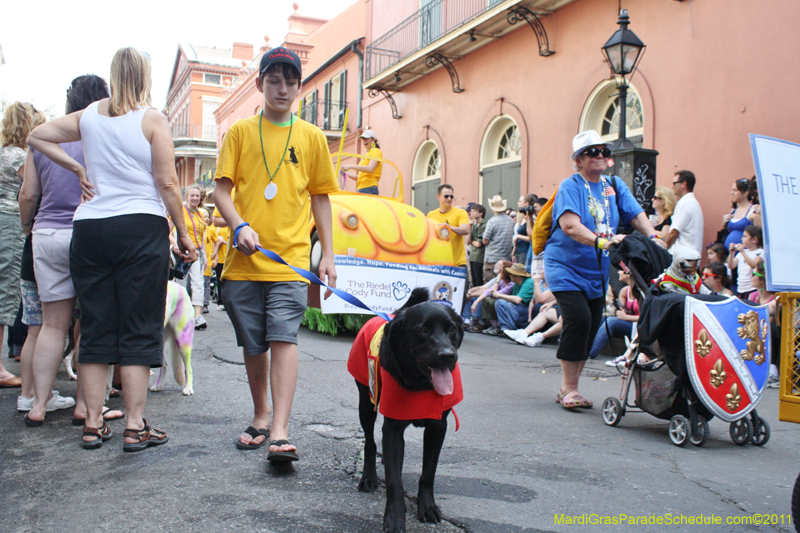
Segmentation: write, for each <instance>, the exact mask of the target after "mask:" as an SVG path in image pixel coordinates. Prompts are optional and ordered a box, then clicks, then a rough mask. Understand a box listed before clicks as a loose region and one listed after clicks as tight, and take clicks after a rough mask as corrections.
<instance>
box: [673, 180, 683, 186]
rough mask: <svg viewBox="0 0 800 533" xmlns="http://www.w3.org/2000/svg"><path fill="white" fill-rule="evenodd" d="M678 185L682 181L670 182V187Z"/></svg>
mask: <svg viewBox="0 0 800 533" xmlns="http://www.w3.org/2000/svg"><path fill="white" fill-rule="evenodd" d="M679 183H683V181H682V180H678V181H673V182H672V186H673V187H674V186H675V185H677V184H679Z"/></svg>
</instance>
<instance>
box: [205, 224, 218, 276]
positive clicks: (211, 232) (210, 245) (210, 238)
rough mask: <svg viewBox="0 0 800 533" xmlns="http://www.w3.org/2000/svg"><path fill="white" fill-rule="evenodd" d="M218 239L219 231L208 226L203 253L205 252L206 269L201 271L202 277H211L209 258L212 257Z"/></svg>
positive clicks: (214, 227)
mask: <svg viewBox="0 0 800 533" xmlns="http://www.w3.org/2000/svg"><path fill="white" fill-rule="evenodd" d="M218 238H219V229H218V228H217V227H216V226H208V227H207V228H206V240H205V252H206V257H205V260H206V269H205V270H204V271H203V275H204V276H210V275H211V256H212V255H214V245H215V244H216V243H217V239H218Z"/></svg>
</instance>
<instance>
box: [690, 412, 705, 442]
mask: <svg viewBox="0 0 800 533" xmlns="http://www.w3.org/2000/svg"><path fill="white" fill-rule="evenodd" d="M708 432H709V429H708V421H707V420H706V419H705V417H704V416H702V415H697V435H692V436H691V437H690V438H689V442H691V443H692V444H693V445H695V446H697V447H698V448H699V447H700V446H702V445H704V444H705V443H706V442H708Z"/></svg>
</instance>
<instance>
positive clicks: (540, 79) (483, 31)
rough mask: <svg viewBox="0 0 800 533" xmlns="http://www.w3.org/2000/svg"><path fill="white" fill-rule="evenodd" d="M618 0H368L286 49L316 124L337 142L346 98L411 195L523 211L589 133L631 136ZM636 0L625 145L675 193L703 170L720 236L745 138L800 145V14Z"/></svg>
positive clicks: (691, 0) (420, 203)
mask: <svg viewBox="0 0 800 533" xmlns="http://www.w3.org/2000/svg"><path fill="white" fill-rule="evenodd" d="M619 6H620V3H619V1H618V0H357V1H356V2H355V3H354V4H353V5H352V6H351V7H349V8H348V9H347V10H346V11H345V12H343V13H342V14H341V15H339V16H338V17H336V18H335V19H333V20H331V21H329V22H325V23H323V21H318V20H314V19H308V18H305V17H300V16H298V15H297V14H295V15H293V16H292V17H290V25H291V27H290V32H289V34H288V35H287V37H286V43H285V45H286V46H289V47H290V48H294V49H295V50H297V51H298V52H299V53H300V52H302V53H303V54H305V55H302V54H301V56H302V57H303V59H304V61H305V65H304V77H310V79H307V80H306V84H305V87H304V88H303V91H302V93H301V95H300V97H301V98H302V99H304V102H305V104H306V106H305V108H306V109H312V108H315V109H316V116H313V115H306V112H304V117H306V118H308V119H309V120H315V121H316V122H317V124H318V125H320V127H322V128H323V129H327V130H328V133H329V138H330V139H331V141H332V143H331V147H332V151H335V150H337V149H338V137H339V133H340V131H341V129H340V128H341V123H340V119H339V118H338V117H339V111H340V109H341V106H342V105H346V106H347V107H348V108H349V109H350V119H349V121H348V124H347V125H346V127H347V140H348V141H347V145H346V149H347V150H349V151H356V150H358V148H357V144H358V143H354V142H353V140H354V138H355V137H356V136H357V135H358V133H359V132H360V131H361V130H363V129H366V128H367V127H369V128H370V129H373V130H375V131H376V132H377V134H378V136H379V138H380V141H381V147H382V149H383V153H384V156H385V157H386V158H388V159H391V160H393V161H395V162H396V163H397V164H398V165H399V167H400V169H401V171H402V174H403V176H404V178H405V197H406V200H407V202H409V203H413V204H414V205H416V206H417V207H419V208H420V209H422V210H423V211H424V210H426V209H428V208H430V207H431V206H432V205H434V203H435V188H436V186H437V185H438V184H439V183H443V182H446V183H450V184H452V185H453V187H454V188H455V192H456V196H457V198H458V203H460V204H462V205H464V204H466V203H467V202H469V201H480V202H481V203H484V204H485V203H486V202H487V198H488V197H490V196H492V195H494V194H502V195H503V196H504V197H505V198H506V199H508V200H509V203H510V204H515V201H516V199H517V198H518V197H519V195H520V194H524V193H529V192H530V193H535V194H538V195H543V196H549V195H550V194H551V193H552V192H553V190H555V188H556V186H557V184H558V183H559V182H560V181H561V180H563V179H564V178H566V177H568V176H569V175H570V173H571V172H572V169H571V164H570V160H569V154H570V152H571V140H572V137H573V136H574V135H575V134H576V133H578V132H579V131H582V130H585V129H596V130H598V131H599V132H601V133H602V134H603V136H604V137H605V138H606V139H608V140H613V139H615V138H616V136H617V126H618V120H619V118H618V115H617V105H618V100H617V99H616V98H615V95H616V94H617V89H616V83H615V81H614V79H613V76H612V75H611V72H610V69H609V67H608V65H607V64H606V63H605V62H604V61H603V55H602V53H601V50H600V48H601V46H602V45H603V44H604V43H605V42H606V40H607V39H608V38H609V37H610V36H611V35H612V34H613V33H614V32H615V31H616V30H617V25H616V22H617V17H618V14H619V11H618V9H619ZM622 7H623V8H625V9H627V10H628V12H629V15H630V18H631V25H630V29H631V30H632V31H634V32H635V33H636V34H637V35H638V36H639V38H640V39H641V40H642V41H644V43H646V44H647V49H646V53H645V55H644V56H643V59H642V61H641V63H640V66H639V70H638V71H637V72H636V73H635V75H634V76H633V78H632V79H631V80H630V92H629V97H628V117H627V121H626V122H627V125H628V137H629V138H631V139H632V140H633V141H634V142H635V143H636V144H637V145H639V146H642V147H644V148H649V149H654V150H657V151H658V152H659V156H658V160H657V176H656V179H657V182H658V184H659V185H667V186H669V185H670V184H671V181H672V175H673V172H674V171H676V170H679V169H689V170H692V171H694V172H695V174H696V175H697V178H698V185H697V187H696V189H695V193H696V196H697V198H698V200H699V201H700V203H701V205H702V206H703V209H704V214H705V219H706V228H705V233H706V242H708V241H710V240H712V239H713V236H714V235H715V234H716V231H717V230H718V229H719V227H720V226H721V219H722V215H723V214H724V213H726V212H728V210H729V209H730V201H729V200H730V197H729V191H730V188H731V184H732V183H733V181H734V180H736V179H738V178H742V177H750V176H752V175H753V173H754V171H753V164H752V160H751V156H750V148H749V142H748V138H747V134H748V133H760V134H764V135H769V136H774V137H779V138H783V139H787V140H790V141H794V142H800V134H798V129H797V126H796V118H797V117H798V115H799V114H800V113H798V112H799V111H800V103H799V102H798V100H797V98H796V97H795V95H794V91H792V90H791V88H792V87H795V86H796V85H797V84H798V82H799V81H800V68H798V62H799V61H800V56H798V54H797V51H798V50H800V35H798V34H797V32H796V31H794V23H793V21H794V20H796V19H797V16H798V14H800V6H798V5H797V3H796V2H793V1H791V0H775V1H774V2H770V3H768V4H758V5H756V4H753V3H750V2H743V1H740V0H734V1H730V0H703V1H697V0H686V1H676V0H673V1H667V0H660V1H653V0H625V1H624V2H622ZM362 38H363V39H362ZM362 55H363V68H361V69H360V70H359V63H360V62H361V56H362ZM257 59H258V58H256V61H257ZM342 73H345V74H344V80H342V79H341V78H338V81H337V76H341V75H342ZM359 73H360V74H359ZM359 75H360V76H361V77H362V78H363V81H362V82H361V84H360V85H361V86H362V88H363V91H360V90H359ZM251 77H252V72H251ZM242 80H244V85H243V84H242ZM342 81H344V83H342ZM252 85H253V83H252V81H250V78H247V76H243V75H242V74H240V76H239V83H238V84H237V86H236V87H235V88H234V89H233V90H232V92H231V94H230V95H229V96H228V99H227V100H225V101H224V102H223V104H222V105H221V106H220V109H219V110H218V111H217V119H218V123H219V127H220V138H221V137H222V135H224V131H225V130H226V129H227V126H229V125H230V124H231V123H232V122H233V120H235V119H237V118H241V117H243V116H248V115H252V114H253V113H254V112H255V111H257V110H258V109H257V108H258V106H259V105H260V99H259V98H256V97H255V96H257V95H258V93H255V90H254V89H255V87H252V89H250V88H249V87H250V86H252ZM341 87H344V89H340V88H341ZM315 91H316V93H315ZM252 93H255V95H253V94H252ZM370 94H372V95H374V96H373V97H371V96H370ZM314 95H316V96H314ZM326 95H327V96H326ZM314 98H316V100H314ZM314 101H316V103H317V105H316V106H310V105H309V104H311V103H312V102H314ZM326 106H327V107H326ZM337 106H338V107H337ZM326 109H327V111H326ZM309 113H310V111H309ZM326 113H327V115H326ZM326 116H327V120H328V122H325V121H324V120H325V117H326ZM321 120H322V122H321ZM337 130H338V133H337ZM392 181H393V179H392V178H389V179H388V180H382V181H381V185H380V188H381V193H382V194H391V192H392V191H391V189H392V185H393V183H392Z"/></svg>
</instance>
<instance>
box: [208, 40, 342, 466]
mask: <svg viewBox="0 0 800 533" xmlns="http://www.w3.org/2000/svg"><path fill="white" fill-rule="evenodd" d="M301 74H302V68H301V64H300V58H299V57H298V56H297V54H295V53H294V52H292V51H291V50H288V49H287V48H284V47H278V48H273V49H272V50H268V51H266V52H265V53H264V55H263V56H262V57H261V64H260V67H259V75H258V79H257V80H256V88H257V90H258V91H259V92H261V93H262V95H263V111H262V112H261V113H260V114H259V115H256V116H255V117H251V118H246V119H242V120H239V121H237V122H236V123H235V124H234V125H233V126H231V128H230V129H229V130H228V132H227V133H226V135H225V140H224V141H223V143H222V147H221V149H220V153H219V158H218V161H217V173H216V176H215V179H216V182H217V184H216V189H215V191H214V199H215V202H216V204H217V208H218V209H219V212H220V214H221V215H222V217H223V218H224V219H225V222H226V223H227V225H228V226H229V227H230V228H231V232H232V234H231V240H232V244H233V246H232V247H231V248H229V249H228V256H227V257H226V259H225V268H224V269H223V271H222V278H223V280H224V283H223V286H222V302H223V304H224V305H225V311H226V312H227V313H228V316H229V317H230V319H231V322H232V323H233V327H234V329H235V331H236V339H237V343H238V344H239V346H242V347H243V349H244V355H245V357H244V360H245V369H246V370H247V377H248V382H249V384H250V394H251V396H252V398H253V407H254V416H253V420H252V422H251V424H250V426H249V427H248V428H247V429H246V430H245V431H244V432H243V433H242V434H241V435H240V437H239V441H238V442H237V447H239V448H240V449H255V448H260V447H262V446H264V445H265V444H266V443H267V440H269V455H268V456H267V459H268V460H270V461H274V462H285V461H296V460H297V459H298V455H297V448H296V447H295V446H294V445H293V444H291V443H290V442H289V439H288V437H289V415H290V414H291V410H292V401H293V399H294V390H295V385H296V382H297V371H298V358H297V330H298V329H299V327H300V321H301V319H302V317H303V313H304V311H305V307H306V303H307V298H308V284H307V282H306V280H305V279H304V278H302V277H301V276H299V275H298V274H296V273H295V272H294V271H293V270H292V269H290V268H288V267H286V266H285V265H282V264H279V263H276V262H274V261H272V260H271V259H269V258H267V257H266V256H265V255H263V254H261V253H258V248H259V247H262V246H263V247H264V248H267V249H269V250H272V251H273V252H275V253H277V254H278V255H280V256H281V257H283V259H284V260H286V262H287V263H289V264H291V265H293V266H295V267H301V268H305V269H308V268H309V263H310V260H309V255H310V248H311V242H310V236H309V233H308V228H309V223H310V218H309V217H310V215H311V214H312V213H313V215H314V221H315V224H316V230H317V233H318V235H319V239H320V243H321V244H322V260H321V262H320V266H319V277H320V278H321V279H322V280H323V281H325V280H326V278H327V283H328V284H329V285H330V286H332V287H335V286H336V269H335V268H334V262H333V237H332V231H331V228H332V220H331V204H330V200H329V199H328V194H329V193H332V192H336V191H338V190H339V187H338V185H337V183H336V176H335V171H334V169H333V164H332V162H331V157H330V152H329V151H328V144H327V141H326V139H325V135H324V134H323V133H322V131H320V130H319V128H317V127H316V126H313V125H311V124H309V123H308V122H305V121H303V120H299V119H297V118H296V117H295V116H294V115H292V113H291V106H292V104H293V103H294V100H295V98H296V97H297V94H298V92H299V91H300V80H301ZM234 187H235V189H236V197H235V198H231V191H232V190H233V189H234ZM329 295H330V291H328V293H327V294H326V295H325V297H326V298H327V297H328V296H329ZM267 350H269V352H270V354H271V357H268V356H267ZM270 364H271V365H272V366H273V370H272V375H273V376H275V379H271V380H270V379H269V378H270ZM268 380H269V381H268ZM268 385H269V386H271V387H272V406H273V410H272V425H271V426H270V408H269V403H268V400H267V391H268Z"/></svg>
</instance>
